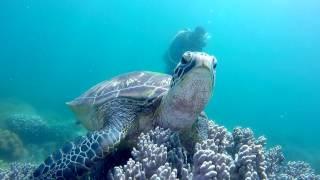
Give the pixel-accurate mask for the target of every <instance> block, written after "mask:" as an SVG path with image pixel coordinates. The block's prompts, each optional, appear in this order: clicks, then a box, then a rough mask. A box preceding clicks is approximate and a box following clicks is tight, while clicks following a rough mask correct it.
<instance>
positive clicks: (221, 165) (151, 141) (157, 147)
mask: <svg viewBox="0 0 320 180" xmlns="http://www.w3.org/2000/svg"><path fill="white" fill-rule="evenodd" d="M265 144H266V138H264V137H263V136H262V137H259V138H257V139H256V138H255V137H254V134H253V132H252V130H251V129H249V128H240V127H238V128H235V129H234V131H233V132H232V133H229V132H228V131H227V130H226V129H225V128H224V127H222V126H218V125H216V124H214V123H213V122H210V123H209V124H208V138H207V139H206V140H203V141H201V142H199V143H197V144H196V145H195V153H194V154H193V155H192V156H191V158H188V157H189V155H188V152H187V151H186V150H185V148H184V147H183V146H182V145H181V143H180V140H179V135H178V134H176V133H174V132H171V131H170V130H164V129H161V128H156V129H154V130H151V131H150V132H148V133H146V134H141V135H140V136H139V138H138V142H137V145H136V147H135V148H134V149H133V150H132V152H131V154H132V158H130V159H129V160H128V161H127V163H126V164H125V165H122V166H116V167H114V168H113V169H111V170H110V171H109V174H108V176H107V177H108V178H107V179H113V180H125V179H159V180H162V179H163V180H165V179H186V180H189V179H194V180H205V179H216V180H220V179H221V180H225V179H226V180H229V179H231V180H238V179H245V180H255V179H257V180H260V179H274V180H287V179H288V180H289V179H306V180H307V179H308V180H309V179H320V176H317V175H315V173H314V171H313V170H312V168H311V167H310V166H309V165H308V164H307V163H304V162H288V163H287V164H286V163H285V161H284V156H283V153H282V150H281V147H280V146H276V147H274V148H271V149H270V150H268V151H267V150H266V148H265V147H264V146H265ZM178 149H179V150H178ZM177 150H178V151H177Z"/></svg>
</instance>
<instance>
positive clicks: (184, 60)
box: [181, 51, 192, 64]
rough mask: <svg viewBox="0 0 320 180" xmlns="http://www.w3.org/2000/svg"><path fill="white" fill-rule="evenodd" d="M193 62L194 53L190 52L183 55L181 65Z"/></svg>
mask: <svg viewBox="0 0 320 180" xmlns="http://www.w3.org/2000/svg"><path fill="white" fill-rule="evenodd" d="M191 60H192V53H191V52H190V51H187V52H185V53H184V54H183V55H182V59H181V63H182V64H186V63H188V62H190V61H191Z"/></svg>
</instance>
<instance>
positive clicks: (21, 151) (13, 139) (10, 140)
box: [0, 129, 27, 161]
mask: <svg viewBox="0 0 320 180" xmlns="http://www.w3.org/2000/svg"><path fill="white" fill-rule="evenodd" d="M26 153H27V151H26V150H25V148H24V146H23V143H22V141H21V140H20V138H19V136H18V135H16V134H15V133H13V132H11V131H8V130H3V129H0V158H1V159H3V160H6V161H14V160H18V159H21V158H22V157H23V156H25V155H26Z"/></svg>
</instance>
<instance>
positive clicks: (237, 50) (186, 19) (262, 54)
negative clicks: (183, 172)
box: [0, 0, 320, 170]
mask: <svg viewBox="0 0 320 180" xmlns="http://www.w3.org/2000/svg"><path fill="white" fill-rule="evenodd" d="M319 10H320V2H318V1H316V0H305V1H299V0H261V1H255V0H245V1H236V0H230V1H223V0H219V1H218V0H199V1H195V0H193V1H191V0H189V1H186V0H175V1H172V0H162V1H155V0H154V1H151V0H130V1H125V0H108V1H107V0H47V1H43V0H14V1H13V0H1V1H0V98H1V104H6V103H9V102H11V101H18V102H23V103H25V104H28V105H30V106H32V107H33V108H34V109H36V110H37V111H38V112H39V113H42V114H45V113H47V112H50V113H51V114H52V113H53V114H57V116H61V117H63V118H65V119H72V117H73V116H72V114H71V113H70V112H69V110H68V109H67V108H66V106H65V105H64V102H66V101H69V100H71V99H73V98H74V97H76V96H78V95H79V94H80V93H82V92H83V91H85V90H86V89H88V88H89V87H90V86H92V85H94V84H95V83H97V82H100V81H102V80H105V79H108V78H111V77H113V76H115V75H118V74H121V73H124V72H128V71H134V70H151V71H159V72H163V71H165V63H164V62H163V60H162V55H163V53H164V51H165V50H166V48H167V47H168V46H169V43H170V41H171V39H172V37H173V36H174V35H175V33H176V32H177V31H178V30H180V29H182V28H186V27H190V28H193V27H195V26H197V25H202V26H204V27H205V28H206V29H207V31H208V32H209V33H210V34H211V39H210V40H209V42H208V46H207V47H206V49H205V51H207V52H208V53H212V54H215V56H216V57H217V58H218V60H219V65H218V70H217V83H216V88H215V93H214V97H213V98H212V100H211V102H210V104H209V106H208V107H207V113H208V114H209V116H210V118H212V119H215V120H216V121H217V122H218V123H219V124H222V125H225V126H226V127H228V128H230V129H232V128H233V127H235V126H239V125H240V126H244V127H251V128H252V129H253V130H254V131H255V133H256V134H257V135H265V136H267V138H268V139H269V140H268V143H269V145H270V146H272V145H275V144H281V145H282V146H283V147H284V150H285V152H286V155H287V157H288V159H289V160H306V161H308V162H310V163H312V165H313V167H314V168H317V169H318V170H319V169H320V153H319V148H320V131H319V128H320V109H319V107H320V93H319V92H320V73H319V71H320V50H319V47H320V20H319V18H318V17H319V16H320V11H319ZM2 106H3V107H2V109H1V107H0V112H3V111H6V109H5V107H6V105H2ZM63 118H62V119H63Z"/></svg>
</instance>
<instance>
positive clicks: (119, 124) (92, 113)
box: [33, 52, 217, 179]
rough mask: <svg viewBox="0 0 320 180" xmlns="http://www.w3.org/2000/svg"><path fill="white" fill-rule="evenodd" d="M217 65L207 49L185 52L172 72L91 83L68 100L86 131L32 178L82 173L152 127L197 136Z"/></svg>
mask: <svg viewBox="0 0 320 180" xmlns="http://www.w3.org/2000/svg"><path fill="white" fill-rule="evenodd" d="M216 64H217V61H216V59H215V58H214V57H213V56H210V55H208V54H206V53H203V52H185V53H184V54H183V56H182V58H181V61H180V62H179V64H178V65H177V67H176V68H175V70H174V74H173V76H170V75H166V74H161V73H155V72H147V71H142V72H132V73H128V74H124V75H120V76H117V77H115V78H113V79H111V80H109V81H104V82H102V83H100V84H97V85H96V86H94V87H92V88H91V89H89V90H88V91H87V92H85V93H84V94H83V95H81V96H80V97H78V98H76V99H75V100H73V101H71V102H69V103H68V105H69V106H70V107H71V109H72V110H73V111H74V112H75V114H76V115H77V117H78V118H79V120H80V121H81V122H82V123H83V124H84V126H85V127H86V128H87V129H89V130H90V132H89V133H88V134H87V135H86V136H83V137H79V138H78V139H76V140H75V141H73V142H70V143H67V144H66V145H65V146H63V147H62V148H61V149H59V150H58V151H56V152H55V153H53V154H52V155H50V156H49V157H48V158H47V159H46V160H45V161H44V163H42V164H41V165H40V166H39V167H38V168H37V169H36V170H35V171H34V173H33V178H34V179H46V178H48V179H51V178H52V179H69V178H75V177H81V176H82V175H84V174H85V173H87V172H88V171H89V170H90V168H91V167H93V166H94V165H95V164H96V163H97V162H98V161H99V160H101V159H104V158H106V157H107V156H108V155H110V154H111V152H113V151H115V149H116V148H120V147H119V145H120V144H127V145H128V144H130V142H133V141H134V140H135V139H136V137H137V136H138V135H139V134H140V133H141V132H146V131H148V130H150V129H152V128H154V127H156V126H160V127H163V128H170V129H171V130H173V131H177V132H180V133H182V134H185V136H187V135H188V137H198V136H196V135H199V137H200V136H201V134H203V132H202V131H203V130H202V129H201V128H199V127H205V126H203V123H202V125H201V122H200V119H202V120H203V119H205V118H203V115H202V111H203V109H204V108H205V106H206V104H207V103H208V101H209V99H210V97H211V95H212V90H213V87H214V82H215V74H216V73H215V69H216ZM202 120H201V121H202ZM187 139H188V141H189V142H190V141H196V139H197V138H194V139H192V138H191V139H189V138H187Z"/></svg>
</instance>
